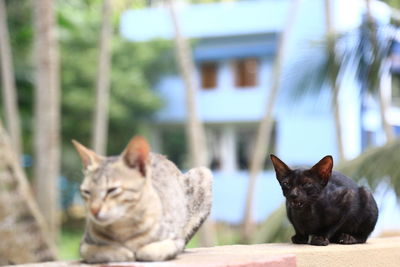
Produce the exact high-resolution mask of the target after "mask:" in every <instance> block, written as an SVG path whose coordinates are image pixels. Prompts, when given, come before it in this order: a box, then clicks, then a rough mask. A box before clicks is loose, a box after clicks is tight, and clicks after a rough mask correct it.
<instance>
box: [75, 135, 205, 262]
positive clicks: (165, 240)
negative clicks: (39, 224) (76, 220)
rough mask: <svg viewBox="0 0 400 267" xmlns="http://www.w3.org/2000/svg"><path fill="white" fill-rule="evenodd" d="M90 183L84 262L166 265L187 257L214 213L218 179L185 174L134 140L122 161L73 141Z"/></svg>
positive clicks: (85, 188) (86, 185)
mask: <svg viewBox="0 0 400 267" xmlns="http://www.w3.org/2000/svg"><path fill="white" fill-rule="evenodd" d="M73 144H74V146H75V148H76V150H77V151H78V153H79V155H80V157H81V160H82V163H83V166H84V175H85V178H84V180H83V182H82V184H81V194H82V197H83V199H84V200H85V203H86V207H87V211H88V216H87V225H86V231H85V234H84V237H83V239H82V241H81V246H80V254H81V257H82V258H83V259H84V261H86V262H89V263H95V262H120V261H135V260H138V261H163V260H168V259H172V258H174V257H175V256H176V255H177V254H178V253H180V252H181V251H183V249H184V247H185V245H186V244H187V242H188V241H189V240H190V239H191V237H192V236H193V235H194V233H195V232H196V231H197V229H198V228H199V227H200V226H201V224H202V223H203V221H204V220H205V219H206V218H207V216H208V214H209V213H210V209H211V201H212V196H211V186H212V174H211V172H210V171H209V170H208V169H207V168H204V167H201V168H196V169H192V170H190V171H189V172H187V173H185V174H182V173H181V172H180V171H179V170H178V168H177V167H176V166H175V165H174V164H173V163H172V162H171V161H169V160H168V159H166V158H165V157H164V156H162V155H158V154H154V153H150V152H149V146H148V144H147V142H146V141H145V140H144V139H143V138H141V137H134V138H132V140H131V141H130V143H129V144H128V146H127V147H126V149H125V150H124V151H123V152H122V154H121V155H120V156H115V157H101V156H99V155H97V154H96V153H95V152H93V151H91V150H90V149H88V148H86V147H84V146H83V145H81V144H80V143H78V142H76V141H73Z"/></svg>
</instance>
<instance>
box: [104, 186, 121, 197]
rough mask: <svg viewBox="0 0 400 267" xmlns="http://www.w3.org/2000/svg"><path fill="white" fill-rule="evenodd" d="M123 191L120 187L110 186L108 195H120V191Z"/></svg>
mask: <svg viewBox="0 0 400 267" xmlns="http://www.w3.org/2000/svg"><path fill="white" fill-rule="evenodd" d="M121 191H122V190H121V188H119V187H110V188H108V189H107V195H110V196H115V195H118V194H119V193H121Z"/></svg>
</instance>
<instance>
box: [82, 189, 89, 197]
mask: <svg viewBox="0 0 400 267" xmlns="http://www.w3.org/2000/svg"><path fill="white" fill-rule="evenodd" d="M81 195H82V196H83V197H89V196H90V191H89V190H83V189H81Z"/></svg>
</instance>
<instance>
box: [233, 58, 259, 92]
mask: <svg viewBox="0 0 400 267" xmlns="http://www.w3.org/2000/svg"><path fill="white" fill-rule="evenodd" d="M257 72H258V60H257V59H255V58H246V59H242V60H238V61H236V62H235V63H234V75H235V86H236V87H252V86H256V85H257Z"/></svg>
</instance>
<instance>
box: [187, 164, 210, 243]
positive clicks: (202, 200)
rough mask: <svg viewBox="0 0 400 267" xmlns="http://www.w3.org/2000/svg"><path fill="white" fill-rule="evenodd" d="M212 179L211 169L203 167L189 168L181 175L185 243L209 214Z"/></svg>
mask: <svg viewBox="0 0 400 267" xmlns="http://www.w3.org/2000/svg"><path fill="white" fill-rule="evenodd" d="M212 179H213V176H212V173H211V171H210V170H209V169H207V168H205V167H199V168H194V169H191V170H189V171H188V172H187V173H185V174H184V175H183V186H184V192H185V194H186V197H187V211H188V220H187V223H186V225H185V227H184V232H183V235H184V238H185V243H186V244H187V242H189V240H190V239H191V238H192V236H193V235H194V234H195V233H196V231H197V230H198V229H199V228H200V226H201V225H202V223H203V222H204V221H205V220H206V219H207V216H208V215H209V214H210V211H211V203H212Z"/></svg>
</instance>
